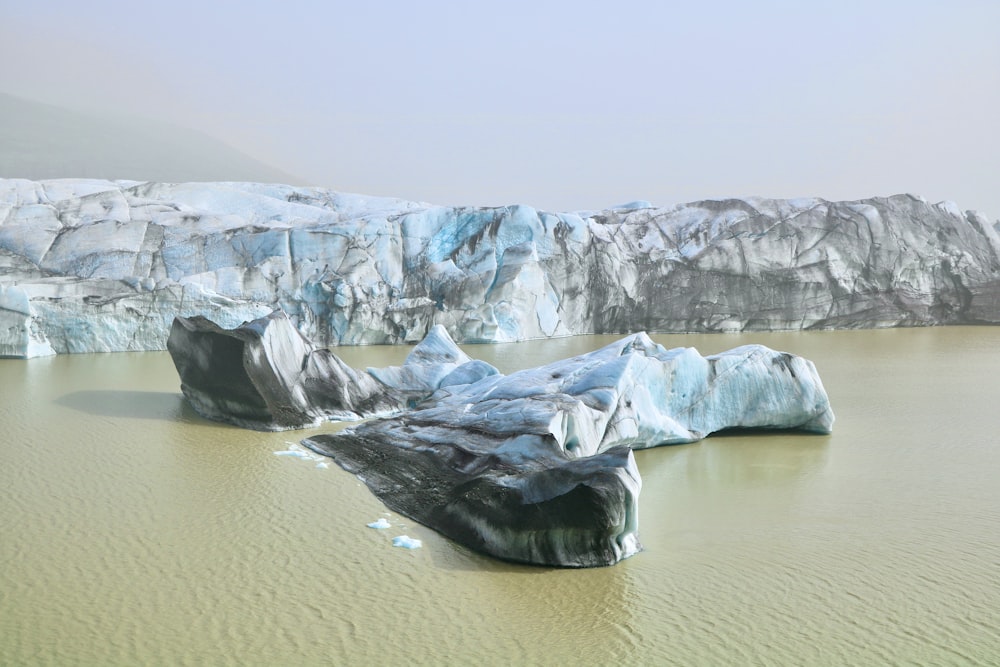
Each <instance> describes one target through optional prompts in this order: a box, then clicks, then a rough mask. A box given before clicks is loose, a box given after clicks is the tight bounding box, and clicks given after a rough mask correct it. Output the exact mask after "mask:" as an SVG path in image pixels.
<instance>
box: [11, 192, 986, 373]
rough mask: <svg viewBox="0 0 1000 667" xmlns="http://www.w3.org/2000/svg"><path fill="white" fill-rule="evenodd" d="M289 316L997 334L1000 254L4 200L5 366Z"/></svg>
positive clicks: (338, 339)
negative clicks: (984, 326)
mask: <svg viewBox="0 0 1000 667" xmlns="http://www.w3.org/2000/svg"><path fill="white" fill-rule="evenodd" d="M275 310H282V311H284V312H286V313H287V314H288V316H289V318H290V319H291V321H292V323H293V324H294V325H295V326H296V327H297V328H298V329H299V330H300V331H301V332H302V333H303V334H304V335H305V336H306V337H307V338H308V339H309V340H311V341H313V342H314V343H315V344H316V345H318V346H322V347H328V346H335V345H360V344H375V343H415V342H417V341H420V340H422V339H423V338H424V337H425V335H426V334H427V333H428V332H429V331H431V330H432V329H433V328H434V327H435V326H436V325H441V326H442V327H444V328H445V330H446V331H447V332H448V334H449V336H450V337H451V338H452V339H454V340H455V341H458V342H459V343H471V342H509V341H518V340H526V339H534V338H545V337H552V336H566V335H574V334H584V333H629V332H633V331H654V332H681V331H684V332H701V331H704V332H712V331H759V330H782V329H812V328H860V327H889V326H918V325H935V324H964V323H989V324H995V323H998V322H1000V237H998V235H997V229H996V225H995V224H993V223H990V221H988V220H987V219H986V218H985V217H984V216H982V215H980V214H978V213H975V212H972V211H967V212H964V213H963V212H962V211H961V210H960V209H959V207H958V206H957V205H955V204H953V203H951V202H940V203H937V204H933V203H929V202H927V201H925V200H923V199H921V198H919V197H916V196H913V195H895V196H891V197H884V198H883V197H877V198H871V199H864V200H858V201H843V202H830V201H826V200H823V199H806V198H803V199H787V200H785V199H765V198H744V199H726V200H718V201H698V202H691V203H687V204H680V205H676V206H670V207H663V208H656V207H653V206H651V205H650V204H649V202H642V201H636V202H631V203H629V204H625V205H621V206H617V207H612V208H609V209H607V210H603V211H583V212H563V213H551V212H545V211H540V210H536V209H535V208H532V207H530V206H526V205H512V206H501V207H447V206H434V205H431V204H427V203H422V202H412V201H405V200H400V199H393V198H387V197H368V196H362V195H353V194H346V193H339V192H335V191H332V190H328V189H323V188H307V187H291V186H286V185H274V184H271V185H269V184H260V183H152V182H138V181H105V180H90V179H63V180H51V181H29V180H23V179H0V356H8V357H34V356H42V355H47V354H56V353H67V352H110V351H124V350H160V349H164V347H165V345H166V342H167V338H168V335H169V332H170V329H171V326H172V322H173V319H174V317H175V316H177V315H180V316H184V317H194V316H203V317H206V318H208V319H210V320H211V321H213V322H215V323H216V324H218V325H219V326H221V327H224V328H232V327H236V326H237V325H239V324H241V323H243V322H245V321H251V320H254V319H257V318H260V317H263V316H266V315H268V314H270V313H271V312H273V311H275Z"/></svg>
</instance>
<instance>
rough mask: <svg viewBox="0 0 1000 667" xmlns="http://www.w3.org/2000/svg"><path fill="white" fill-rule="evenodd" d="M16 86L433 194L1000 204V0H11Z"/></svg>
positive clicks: (379, 185)
mask: <svg viewBox="0 0 1000 667" xmlns="http://www.w3.org/2000/svg"><path fill="white" fill-rule="evenodd" d="M0 58H2V62H3V63H4V65H3V66H2V67H0V90H3V91H5V92H8V93H12V94H16V95H22V96H25V97H31V98H34V99H37V100H41V101H46V102H52V103H57V104H62V105H67V106H74V107H78V108H80V107H83V108H91V109H118V110H123V111H127V112H131V113H138V114H142V115H145V116H150V117H154V118H158V119H163V120H168V121H171V122H174V123H177V124H181V125H184V126H187V127H191V128H195V129H200V130H203V131H205V132H208V133H210V134H212V135H214V136H217V137H219V138H220V139H223V140H225V141H227V142H228V143H230V144H232V145H234V146H235V147H237V148H240V149H242V150H244V151H245V152H247V153H249V154H251V155H253V156H254V157H257V158H260V159H262V160H264V161H266V162H269V163H271V164H273V165H275V166H276V167H279V168H281V169H284V170H285V171H288V172H291V173H293V174H297V175H299V176H301V178H302V179H303V181H304V182H307V183H312V184H316V185H324V186H328V187H332V188H335V189H339V190H345V191H354V192H364V193H370V194H385V195H394V196H400V197H406V198H411V199H420V200H425V201H431V202H435V203H441V204H482V205H489V204H506V203H512V202H524V203H528V204H532V205H535V206H538V207H541V208H548V209H560V210H562V209H582V208H598V207H604V206H608V205H611V204H614V203H619V202H624V201H629V200H633V199H648V200H650V201H652V202H654V203H656V204H670V203H674V202H679V201H688V200H692V199H698V198H704V197H725V196H738V195H751V194H759V195H766V196H778V197H788V196H799V195H810V196H821V197H825V198H828V199H847V198H851V199H853V198H860V197H867V196H873V195H889V194H894V193H897V192H913V193H917V194H922V195H924V196H926V197H927V198H928V199H931V200H938V199H953V200H955V201H957V202H958V203H959V204H960V205H961V206H962V207H964V208H976V209H979V210H981V211H983V212H984V213H986V214H988V215H989V216H990V217H991V218H997V217H1000V122H998V121H997V118H1000V2H998V1H997V0H981V1H973V0H952V1H950V2H944V0H941V1H935V2H931V1H922V0H908V1H902V0H900V1H895V0H891V1H881V2H880V1H879V0H871V1H868V2H852V1H851V0H838V1H836V2H822V1H813V2H802V1H795V2H777V1H769V0H764V1H758V2H735V1H734V2H703V3H695V2H690V1H686V2H677V3H672V2H652V1H651V2H628V1H627V0H624V1H619V2H616V3H609V2H593V3H591V2H586V1H576V2H562V1H559V2H545V1H544V0H532V1H530V2H520V1H509V0H508V1H505V2H497V3H480V2H433V1H427V0H423V1H418V2H414V1H410V2H396V1H395V0H383V1H382V2H359V1H358V0H354V1H352V2H315V3H313V2H297V1H294V0H288V1H285V2H281V3H277V2H275V3H265V2H253V1H252V0H240V1H239V2H236V1H212V0H209V1H207V2H206V1H204V0H200V1H198V2H194V1H188V0H174V1H172V2H169V3H168V2H150V3H143V2H138V3H137V2H127V3H126V2H113V1H104V0H89V1H88V2H86V3H81V2H75V1H74V2H70V1H50V0H32V1H31V2H17V3H15V2H8V1H4V2H3V4H2V6H0Z"/></svg>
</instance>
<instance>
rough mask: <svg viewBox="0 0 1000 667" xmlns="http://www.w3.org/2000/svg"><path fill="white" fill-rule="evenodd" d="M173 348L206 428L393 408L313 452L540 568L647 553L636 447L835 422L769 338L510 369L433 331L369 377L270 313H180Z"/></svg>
mask: <svg viewBox="0 0 1000 667" xmlns="http://www.w3.org/2000/svg"><path fill="white" fill-rule="evenodd" d="M169 349H170V354H171V356H172V357H173V359H174V363H175V364H176V366H177V370H178V373H179V374H180V377H181V382H182V388H183V391H184V394H185V395H186V396H187V397H188V399H189V400H190V401H191V403H192V405H193V406H194V407H195V409H196V410H197V411H198V412H200V413H201V414H203V415H205V416H207V417H210V418H212V419H221V420H223V421H229V422H231V423H235V424H239V425H241V426H250V427H253V428H294V427H296V426H305V425H315V424H316V423H317V422H318V421H320V420H322V419H331V418H333V419H336V418H345V417H347V418H352V417H359V416H370V415H375V414H379V413H386V412H393V411H394V412H395V414H392V415H389V416H386V417H383V418H381V419H373V420H370V421H367V422H365V423H362V424H359V425H356V426H354V427H352V428H349V429H346V430H344V431H342V432H340V433H336V434H332V435H319V436H313V437H311V438H308V439H306V440H304V441H303V444H305V445H306V446H307V447H309V448H311V449H312V450H313V451H315V452H317V453H320V454H324V455H327V456H331V457H333V458H334V459H335V460H336V461H337V463H338V464H340V465H341V466H342V467H343V468H345V469H346V470H348V471H350V472H352V473H355V474H356V475H358V477H359V478H360V479H361V480H363V481H364V482H365V483H366V484H367V485H368V487H369V488H370V489H371V490H372V492H373V493H375V494H376V495H377V496H378V497H379V498H380V499H382V501H383V502H384V503H385V504H386V505H387V506H388V507H390V508H391V509H393V510H395V511H396V512H399V513H401V514H404V515H406V516H409V517H410V518H412V519H415V520H417V521H420V522H421V523H424V524H426V525H428V526H430V527H432V528H434V529H435V530H438V531H440V532H441V533H442V534H444V535H446V536H447V537H450V538H452V539H454V540H456V541H458V542H460V543H462V544H465V545H466V546H468V547H470V548H473V549H476V550H478V551H481V552H484V553H487V554H490V555H492V556H496V557H499V558H503V559H506V560H512V561H519V562H526V563H534V564H541V565H558V566H565V567H590V566H597V565H610V564H612V563H616V562H618V561H619V560H621V559H623V558H627V557H628V556H630V555H632V554H634V553H636V552H637V551H638V550H639V549H640V546H639V539H638V525H639V523H638V496H639V490H640V487H641V481H640V478H639V472H638V469H637V468H636V465H635V460H634V458H633V456H632V450H633V449H639V448H647V447H656V446H659V445H669V444H681V443H689V442H694V441H696V440H699V439H701V438H703V437H705V436H706V435H708V434H710V433H713V432H716V431H720V430H723V429H726V428H732V427H743V428H792V429H801V430H806V431H813V432H817V433H829V432H830V429H831V428H832V426H833V420H834V417H833V411H832V410H831V408H830V402H829V399H828V397H827V394H826V391H825V390H824V388H823V384H822V382H821V381H820V378H819V375H818V374H817V372H816V368H815V367H814V366H813V364H812V363H811V362H809V361H808V360H806V359H803V358H801V357H797V356H795V355H791V354H787V353H784V352H775V351H773V350H770V349H768V348H766V347H762V346H759V345H748V346H744V347H739V348H736V349H734V350H730V351H729V352H724V353H722V354H718V355H712V356H709V357H702V356H701V355H700V354H698V352H697V351H696V350H694V349H691V348H679V349H674V350H667V349H665V348H663V347H662V346H660V345H658V344H656V343H654V342H653V341H652V340H650V338H649V337H648V336H647V335H646V334H644V333H639V334H633V335H630V336H627V337H625V338H623V339H621V340H619V341H617V342H615V343H612V344H611V345H608V346H606V347H604V348H602V349H599V350H596V351H594V352H591V353H589V354H584V355H580V356H577V357H573V358H571V359H566V360H563V361H558V362H555V363H551V364H548V365H545V366H542V367H539V368H534V369H527V370H523V371H519V372H517V373H512V374H511V375H506V376H505V375H502V374H500V373H499V372H497V370H496V369H495V368H493V367H492V366H489V365H488V364H485V363H483V362H479V361H475V360H472V359H469V358H468V357H467V356H466V355H465V354H464V353H463V352H461V350H460V349H459V348H458V347H457V346H456V345H455V344H454V342H453V341H452V340H451V339H450V338H449V337H448V334H447V333H446V332H445V330H444V328H443V327H440V326H437V327H435V328H434V329H432V331H431V333H430V334H429V335H428V336H427V338H426V339H425V340H424V341H423V342H421V343H420V344H419V345H418V346H416V347H415V348H414V350H413V352H411V354H410V355H409V357H407V359H406V362H405V363H404V364H403V365H402V366H400V367H395V368H389V369H370V370H369V371H368V372H367V373H365V372H356V371H353V370H351V369H350V368H348V367H347V366H346V365H345V364H344V363H343V362H342V361H340V360H339V359H338V358H337V357H336V355H334V354H333V353H331V352H329V351H328V350H325V349H316V348H314V347H312V346H311V345H310V344H309V343H308V341H306V340H305V339H304V338H303V337H302V335H301V334H300V333H299V332H298V331H296V330H295V328H294V327H293V326H292V325H291V324H290V322H289V321H288V320H287V319H285V317H284V316H283V315H282V314H281V313H275V314H272V315H270V316H268V317H265V318H262V319H260V320H257V321H254V322H249V323H247V324H244V325H242V326H240V327H238V328H236V329H234V330H224V329H222V328H220V327H218V326H216V325H214V324H213V323H211V322H209V321H207V320H205V319H203V318H192V319H186V318H178V319H177V320H176V321H175V323H174V326H173V330H172V331H171V335H170V340H169ZM279 453H282V454H283V452H279Z"/></svg>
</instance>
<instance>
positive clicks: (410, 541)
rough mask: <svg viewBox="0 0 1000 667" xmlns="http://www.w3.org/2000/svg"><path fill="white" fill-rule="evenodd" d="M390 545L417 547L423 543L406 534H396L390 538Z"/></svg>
mask: <svg viewBox="0 0 1000 667" xmlns="http://www.w3.org/2000/svg"><path fill="white" fill-rule="evenodd" d="M386 523H388V522H386ZM392 546H394V547H402V548H404V549H419V548H420V547H422V546H423V543H422V542H421V541H420V540H418V539H415V538H412V537H409V536H408V535H398V536H396V537H394V538H392Z"/></svg>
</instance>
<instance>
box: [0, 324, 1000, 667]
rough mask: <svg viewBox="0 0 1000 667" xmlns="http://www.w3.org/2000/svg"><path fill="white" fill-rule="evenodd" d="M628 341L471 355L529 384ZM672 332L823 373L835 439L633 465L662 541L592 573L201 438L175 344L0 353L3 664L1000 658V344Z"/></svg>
mask: <svg viewBox="0 0 1000 667" xmlns="http://www.w3.org/2000/svg"><path fill="white" fill-rule="evenodd" d="M614 338H616V337H597V336H587V337H577V338H570V339H560V340H550V341H540V342H530V343H521V344H516V345H496V346H469V347H466V348H465V349H466V350H467V351H468V352H469V353H470V355H472V356H473V357H476V358H481V359H485V360H487V361H490V362H491V363H494V364H495V365H497V366H498V367H500V368H501V370H504V371H510V370H514V369H516V368H520V367H525V366H530V365H536V364H539V363H543V362H545V361H548V360H552V359H556V358H560V357H564V356H569V355H572V354H577V353H580V352H583V351H587V350H590V349H594V348H596V347H598V346H600V345H602V344H604V343H605V342H609V341H611V340H613V339H614ZM655 338H656V340H657V341H658V342H660V343H663V344H664V345H666V346H668V347H676V346H695V347H697V348H698V349H699V350H700V351H701V352H702V353H705V354H707V353H712V352H718V351H721V350H724V349H728V348H731V347H735V346H737V345H742V344H745V343H750V342H758V343H763V344H765V345H768V346H770V347H773V348H775V349H780V350H785V351H789V352H793V353H796V354H800V355H803V356H805V357H807V358H809V359H812V360H813V361H814V362H815V363H816V365H817V367H818V369H819V372H820V375H821V376H822V378H823V382H824V384H825V386H826V388H827V391H828V392H829V394H830V398H831V401H832V403H833V407H834V410H835V412H836V415H837V422H836V424H835V425H834V433H833V435H831V436H817V435H805V434H792V433H773V432H771V433H739V434H732V435H722V436H718V437H712V438H708V439H706V440H704V441H702V442H700V443H696V444H693V445H684V446H677V447H667V448H659V449H655V450H648V451H643V452H638V453H637V454H636V458H637V461H638V464H639V468H640V471H641V473H642V479H643V490H642V495H641V497H640V515H639V521H640V539H641V541H642V543H643V545H644V547H645V550H644V551H643V552H642V553H640V554H639V555H637V556H635V557H633V558H631V559H629V560H626V561H624V562H622V563H620V564H618V565H616V566H613V567H609V568H601V569H592V570H557V569H546V568H537V567H528V566H519V565H513V564H508V563H503V562H499V561H496V560H492V559H490V558H487V557H484V556H480V555H477V554H475V553H472V552H470V551H468V550H467V549H465V548H463V547H459V546H456V545H455V544H453V543H451V542H449V541H447V540H445V539H444V538H441V537H439V536H438V535H437V534H436V533H434V532H433V531H431V530H429V529H427V528H424V527H422V526H420V525H415V524H414V523H413V522H411V521H409V520H406V519H403V518H401V517H399V516H396V515H395V514H393V515H391V516H390V515H387V514H386V510H385V507H384V506H383V505H382V504H381V503H379V502H378V501H377V500H376V499H375V498H374V497H373V496H372V495H371V494H370V493H369V492H368V490H367V488H365V487H364V486H363V485H362V484H360V483H359V482H358V481H357V480H355V479H354V478H353V477H352V476H351V475H349V474H347V473H345V472H344V471H342V470H340V469H339V468H338V467H337V466H336V465H335V464H331V465H330V467H329V468H328V469H323V468H317V467H316V464H315V462H310V461H304V460H300V459H296V458H292V457H282V456H276V455H275V454H274V452H276V451H279V450H284V449H286V448H287V447H288V444H286V443H288V442H297V441H298V440H299V439H301V438H303V437H305V436H307V435H310V434H315V433H318V432H324V431H328V430H330V429H332V428H334V427H333V426H327V427H324V428H320V429H315V430H306V431H293V432H284V433H273V434H272V433H256V432H251V431H244V430H240V429H237V428H234V427H229V426H224V425H220V424H215V423H211V422H207V421H205V420H203V419H201V418H199V417H198V416H197V415H196V414H194V412H193V411H192V410H191V409H190V408H189V407H188V406H187V405H186V404H185V402H184V401H183V399H182V396H181V394H180V391H179V380H178V378H177V375H176V373H175V371H174V368H173V365H172V363H171V361H170V357H169V356H168V355H167V354H166V353H165V352H164V353H121V354H105V355H74V356H61V357H53V358H46V359H33V360H30V361H19V360H0V392H2V393H0V399H2V400H0V425H2V430H3V434H2V444H0V664H3V665H138V664H144V665H185V664H187V665H202V664H204V665H389V664H429V665H431V664H432V665H438V664H454V665H477V666H485V665H508V664H519V665H520V664H537V665H577V664H580V665H607V664H624V665H684V666H689V665H702V664H705V665H792V664H794V665H876V664H877V665H910V664H913V665H970V664H1000V328H988V327H954V328H930V329H899V330H881V331H842V332H804V333H802V332H800V333H774V334H753V335H750V334H732V335H730V334H720V335H677V336H675V335H670V336H655ZM408 350H409V348H406V347H385V348H380V347H366V348H340V349H338V350H337V352H338V353H339V354H341V355H342V356H343V357H344V359H345V360H346V361H347V362H348V363H350V364H351V365H353V366H356V367H365V366H384V365H388V364H395V363H400V362H401V361H402V359H403V358H404V357H405V355H406V353H407V352H408ZM382 516H386V518H388V519H389V521H390V523H391V524H392V528H390V529H389V530H386V531H378V530H372V529H370V528H367V527H366V525H365V524H367V523H369V522H372V521H375V520H376V519H378V518H379V517H382ZM401 534H406V535H409V536H411V537H415V538H418V539H420V540H422V541H423V548H421V549H417V550H412V551H410V550H406V549H400V548H393V547H392V546H391V540H392V537H394V536H396V535H401Z"/></svg>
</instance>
